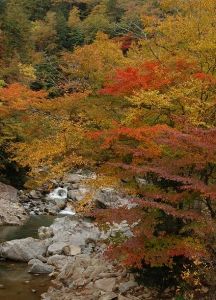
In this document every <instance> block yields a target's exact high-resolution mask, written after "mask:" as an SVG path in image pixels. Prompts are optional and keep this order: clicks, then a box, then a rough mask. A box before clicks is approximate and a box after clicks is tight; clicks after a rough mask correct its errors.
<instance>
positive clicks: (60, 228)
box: [50, 216, 101, 246]
mask: <svg viewBox="0 0 216 300" xmlns="http://www.w3.org/2000/svg"><path fill="white" fill-rule="evenodd" d="M50 228H51V230H52V232H53V238H52V241H53V243H54V242H65V243H67V244H68V245H74V246H85V244H86V241H88V240H89V239H90V240H95V241H97V240H99V239H100V235H101V232H100V230H99V228H98V227H97V226H95V225H94V224H92V223H89V222H87V221H83V220H74V219H71V218H70V217H69V216H66V217H64V218H57V219H55V221H54V223H53V224H52V225H51V226H50Z"/></svg>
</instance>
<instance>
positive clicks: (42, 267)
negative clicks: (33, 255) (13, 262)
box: [28, 259, 54, 274]
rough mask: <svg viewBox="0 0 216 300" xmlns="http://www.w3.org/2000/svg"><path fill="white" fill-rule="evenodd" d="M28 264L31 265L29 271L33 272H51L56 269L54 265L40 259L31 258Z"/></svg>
mask: <svg viewBox="0 0 216 300" xmlns="http://www.w3.org/2000/svg"><path fill="white" fill-rule="evenodd" d="M28 264H29V265H30V266H31V267H30V269H29V271H28V272H29V273H32V274H49V273H52V272H53V271H54V268H53V267H52V266H49V265H47V264H45V263H43V262H42V261H40V260H39V259H31V260H30V261H29V263H28Z"/></svg>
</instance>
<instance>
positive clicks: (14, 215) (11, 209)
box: [0, 183, 27, 225]
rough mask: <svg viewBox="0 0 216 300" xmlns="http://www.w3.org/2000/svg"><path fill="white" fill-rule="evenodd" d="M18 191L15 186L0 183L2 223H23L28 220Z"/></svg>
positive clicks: (0, 220)
mask: <svg viewBox="0 0 216 300" xmlns="http://www.w3.org/2000/svg"><path fill="white" fill-rule="evenodd" d="M17 192H18V191H17V190H16V189H15V188H14V187H12V186H10V185H6V184H3V183H0V207H1V209H0V225H21V224H23V223H24V222H25V221H26V219H27V215H26V212H25V209H24V208H23V207H22V206H21V204H20V203H19V199H18V197H17Z"/></svg>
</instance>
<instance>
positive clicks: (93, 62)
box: [63, 33, 127, 89]
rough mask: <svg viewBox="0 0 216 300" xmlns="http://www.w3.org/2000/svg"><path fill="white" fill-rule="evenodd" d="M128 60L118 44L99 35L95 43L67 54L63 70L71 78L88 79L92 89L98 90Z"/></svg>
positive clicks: (103, 35)
mask: <svg viewBox="0 0 216 300" xmlns="http://www.w3.org/2000/svg"><path fill="white" fill-rule="evenodd" d="M126 60H127V59H126V58H125V57H124V56H123V54H122V51H121V49H120V46H119V45H118V44H117V43H116V42H114V41H112V40H110V39H109V38H108V36H107V35H106V34H103V33H98V34H97V37H96V40H95V41H94V43H92V44H90V45H85V46H84V47H78V48H76V50H75V51H74V52H73V53H65V54H64V56H63V68H64V71H65V73H67V74H69V75H70V76H71V78H76V79H77V78H80V79H83V78H86V79H87V80H88V83H90V85H91V87H92V88H93V89H97V88H100V87H101V85H102V83H103V81H104V79H105V78H106V77H107V76H108V75H109V74H110V73H111V72H112V71H113V70H114V69H116V68H117V67H120V66H124V65H125V63H126Z"/></svg>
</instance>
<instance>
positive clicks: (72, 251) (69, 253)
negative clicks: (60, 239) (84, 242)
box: [63, 245, 81, 256]
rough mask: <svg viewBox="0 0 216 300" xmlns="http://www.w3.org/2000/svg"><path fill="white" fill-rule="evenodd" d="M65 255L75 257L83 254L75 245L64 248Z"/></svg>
mask: <svg viewBox="0 0 216 300" xmlns="http://www.w3.org/2000/svg"><path fill="white" fill-rule="evenodd" d="M63 253H64V254H65V255H67V256H75V255H78V254H81V248H80V247H79V246H74V245H69V246H65V247H64V248H63Z"/></svg>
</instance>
